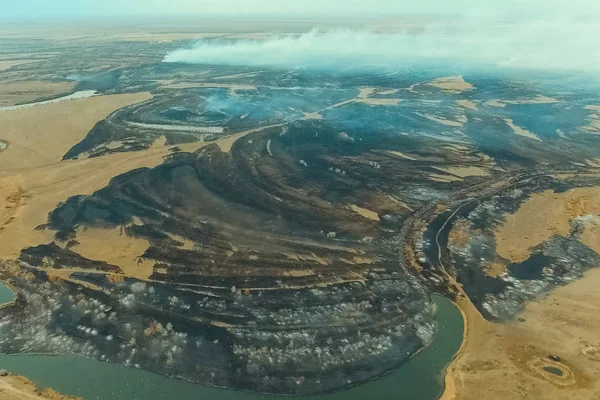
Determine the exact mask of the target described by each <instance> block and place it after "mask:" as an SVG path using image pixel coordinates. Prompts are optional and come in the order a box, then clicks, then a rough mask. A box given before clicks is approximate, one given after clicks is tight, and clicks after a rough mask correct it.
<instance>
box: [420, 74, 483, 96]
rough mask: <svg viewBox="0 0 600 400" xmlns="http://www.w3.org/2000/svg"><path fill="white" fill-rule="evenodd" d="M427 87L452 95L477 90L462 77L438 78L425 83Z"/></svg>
mask: <svg viewBox="0 0 600 400" xmlns="http://www.w3.org/2000/svg"><path fill="white" fill-rule="evenodd" d="M425 85H427V86H433V87H436V88H438V89H442V90H444V91H447V92H451V93H461V92H465V91H470V90H473V89H475V87H474V86H473V85H471V84H470V83H469V82H466V81H465V80H464V79H463V77H462V76H460V75H457V76H446V77H443V78H437V79H434V80H431V81H429V82H427V83H425Z"/></svg>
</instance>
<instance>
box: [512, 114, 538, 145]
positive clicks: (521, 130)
mask: <svg viewBox="0 0 600 400" xmlns="http://www.w3.org/2000/svg"><path fill="white" fill-rule="evenodd" d="M504 122H506V125H508V126H509V127H510V128H511V129H512V130H513V132H515V134H516V135H519V136H523V137H526V138H529V139H533V140H537V141H540V142H542V139H540V137H539V136H538V135H536V134H535V133H533V132H529V131H528V130H527V129H524V128H521V127H520V126H517V125H515V124H514V122H513V120H512V119H510V118H505V119H504Z"/></svg>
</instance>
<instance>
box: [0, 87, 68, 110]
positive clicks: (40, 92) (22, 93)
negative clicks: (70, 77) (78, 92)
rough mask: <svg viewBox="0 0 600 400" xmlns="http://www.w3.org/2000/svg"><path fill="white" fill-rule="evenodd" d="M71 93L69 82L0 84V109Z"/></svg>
mask: <svg viewBox="0 0 600 400" xmlns="http://www.w3.org/2000/svg"><path fill="white" fill-rule="evenodd" d="M72 91H73V83H71V82H41V81H27V82H6V81H5V82H0V107H6V106H14V105H16V104H23V103H31V102H34V101H36V100H38V99H42V98H48V97H55V96H60V95H64V94H68V93H70V92H72Z"/></svg>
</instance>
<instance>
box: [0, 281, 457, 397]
mask: <svg viewBox="0 0 600 400" xmlns="http://www.w3.org/2000/svg"><path fill="white" fill-rule="evenodd" d="M13 300H14V293H13V292H12V290H11V289H10V288H8V287H7V286H5V285H2V284H0V303H1V304H5V303H9V302H11V301H13ZM434 301H435V303H436V304H437V310H438V311H437V321H438V332H437V333H436V335H435V337H434V341H433V343H432V344H431V345H430V346H429V347H427V348H426V349H424V350H423V351H422V352H421V353H419V354H418V355H416V356H415V357H413V358H412V359H411V360H410V361H408V362H407V363H406V364H404V365H403V366H402V367H401V368H400V369H398V370H397V371H394V372H393V373H391V374H389V375H387V376H385V377H383V378H380V379H377V380H374V381H371V382H368V383H366V384H364V385H360V386H356V387H354V388H351V389H348V390H344V391H341V392H338V393H334V394H329V395H321V396H308V397H304V399H307V400H364V399H373V400H435V399H437V398H438V397H439V396H440V395H441V393H442V391H443V389H444V383H443V375H444V372H445V369H446V366H447V365H448V364H449V363H450V361H451V360H452V358H453V356H454V354H455V353H456V352H457V351H458V349H459V347H460V345H461V342H462V337H463V321H462V316H461V314H460V311H459V310H458V309H457V308H456V307H455V306H454V305H453V304H452V303H451V302H450V301H448V300H447V299H445V298H443V297H441V296H437V295H434ZM0 368H4V369H7V370H9V371H11V372H12V373H15V374H19V375H23V376H26V377H27V378H29V379H31V380H33V381H34V382H35V383H36V384H37V385H38V387H40V388H44V387H52V388H53V389H55V390H57V391H59V392H61V393H63V394H67V395H71V396H80V397H83V399H84V400H161V399H177V400H204V399H206V400H258V399H265V400H276V399H282V397H279V396H272V395H268V396H267V395H259V394H254V393H246V392H238V391H232V390H225V389H217V388H212V387H207V386H201V385H196V384H192V383H189V382H185V381H182V380H177V379H171V378H168V377H165V376H161V375H157V374H154V373H152V372H147V371H143V370H140V369H133V368H126V367H123V366H120V365H115V364H108V363H104V362H100V361H95V360H89V359H85V358H81V357H75V356H40V355H0Z"/></svg>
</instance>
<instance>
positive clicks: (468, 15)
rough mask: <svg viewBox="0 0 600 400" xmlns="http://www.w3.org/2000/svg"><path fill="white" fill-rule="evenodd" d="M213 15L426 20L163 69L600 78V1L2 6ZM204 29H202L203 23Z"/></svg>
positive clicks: (34, 14)
mask: <svg viewBox="0 0 600 400" xmlns="http://www.w3.org/2000/svg"><path fill="white" fill-rule="evenodd" d="M214 14H224V15H226V18H230V17H229V15H231V14H235V15H242V16H248V17H252V16H257V15H263V14H286V15H293V16H302V15H311V16H322V17H325V18H328V19H329V20H330V21H334V20H335V19H336V18H341V17H342V16H344V17H348V16H350V17H356V18H358V19H359V20H360V19H361V18H363V17H367V16H369V17H371V16H373V15H376V14H379V15H380V16H383V17H385V18H387V20H388V22H389V21H407V20H408V21H411V17H413V16H414V17H415V18H414V20H415V21H426V22H424V23H423V25H422V31H421V32H418V33H415V32H414V31H412V32H411V31H402V29H403V28H402V26H403V25H402V23H399V24H397V26H396V28H394V29H395V30H392V31H390V30H387V31H385V32H384V31H380V32H378V31H377V25H375V27H376V28H375V29H373V26H374V25H373V24H370V25H365V27H364V29H363V28H361V26H360V24H358V25H357V24H356V23H355V24H353V25H352V26H353V29H354V30H343V29H342V30H340V29H334V30H331V31H321V32H316V31H313V32H309V31H310V26H309V27H307V29H306V32H304V34H303V35H301V36H299V37H298V36H293V35H292V36H285V35H283V36H278V37H275V38H272V39H270V40H267V41H261V42H256V41H254V42H253V41H241V42H237V43H235V44H231V43H229V44H227V43H225V44H224V43H218V42H214V41H213V42H207V41H199V42H198V43H197V44H196V45H195V46H194V47H193V48H189V47H188V48H184V49H180V50H179V51H176V52H174V53H171V54H168V55H167V56H166V57H165V61H166V62H186V63H222V64H229V65H265V66H278V67H297V66H313V67H327V68H330V67H337V68H339V67H340V66H343V65H348V64H351V65H359V64H360V63H363V62H367V63H369V64H373V65H381V66H398V65H410V64H411V63H412V64H427V63H431V64H433V65H440V64H448V65H452V66H457V67H472V68H489V67H493V68H505V69H510V68H515V69H519V68H522V69H529V70H575V71H586V72H593V73H595V74H598V75H599V76H600V41H599V40H598V38H600V0H53V1H50V0H14V1H13V0H0V19H2V18H3V17H4V18H9V19H23V18H33V19H39V18H61V19H65V18H66V19H69V18H70V19H76V20H83V19H85V18H92V17H101V18H105V19H107V20H110V18H113V17H128V16H132V15H135V16H139V17H144V16H163V17H165V16H167V17H168V16H179V15H184V16H186V17H195V16H202V15H205V16H208V18H210V15H214ZM396 16H402V17H404V18H397V17H396ZM421 16H427V17H426V18H421ZM209 20H210V19H205V20H204V21H209ZM231 20H232V21H233V19H231ZM365 20H366V18H365ZM193 21H195V20H193ZM197 21H198V26H199V27H201V26H202V19H200V18H199V19H198V20H197ZM213 22H214V20H213ZM284 25H285V22H284V23H282V24H281V26H284ZM320 26H323V24H321V25H320Z"/></svg>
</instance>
